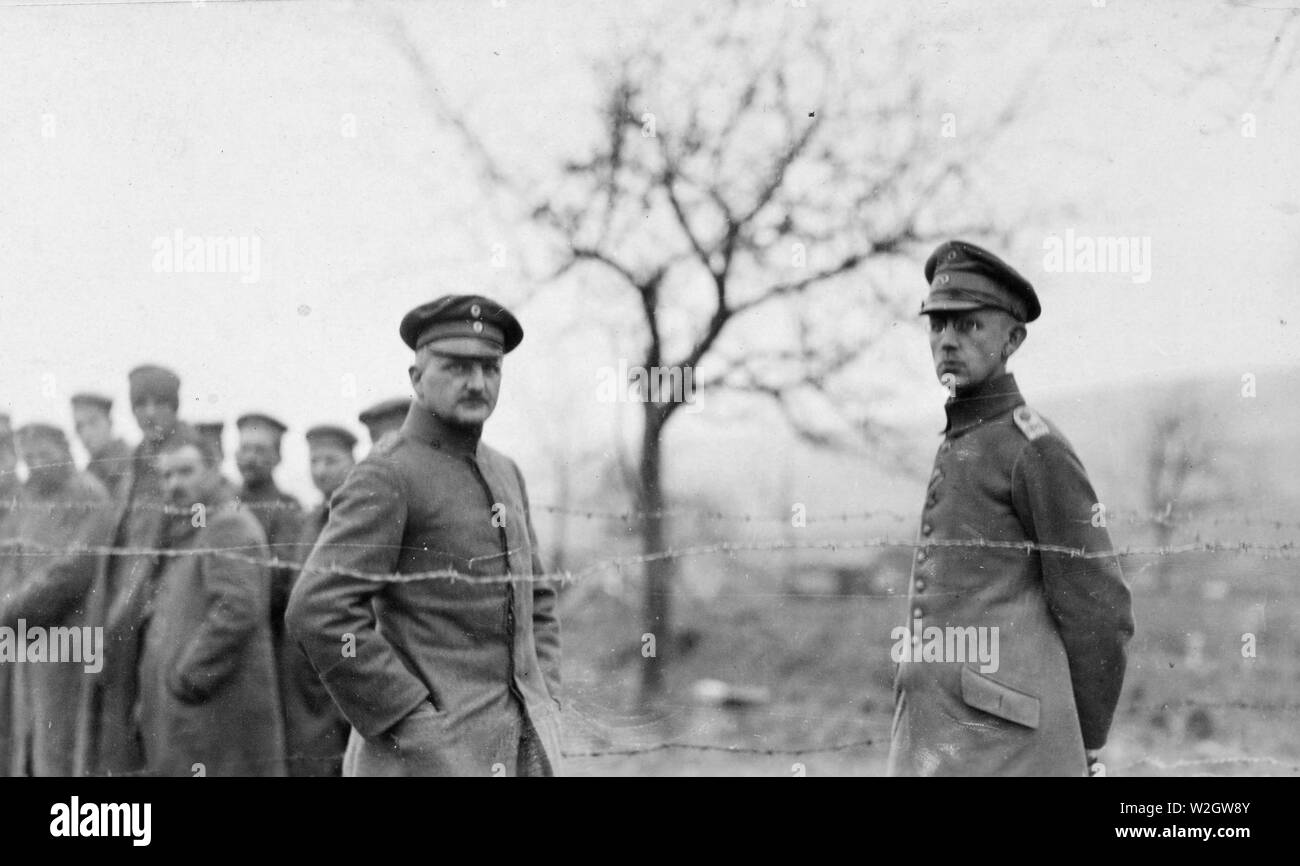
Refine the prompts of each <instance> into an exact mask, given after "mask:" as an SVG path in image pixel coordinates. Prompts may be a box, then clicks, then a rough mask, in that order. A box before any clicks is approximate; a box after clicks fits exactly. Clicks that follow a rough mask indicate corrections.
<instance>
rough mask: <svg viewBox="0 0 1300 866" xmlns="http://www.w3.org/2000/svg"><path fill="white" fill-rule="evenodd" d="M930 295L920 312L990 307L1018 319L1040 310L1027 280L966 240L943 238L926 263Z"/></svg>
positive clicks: (1034, 316) (1033, 315) (1034, 315)
mask: <svg viewBox="0 0 1300 866" xmlns="http://www.w3.org/2000/svg"><path fill="white" fill-rule="evenodd" d="M925 279H926V282H928V283H929V284H930V296H929V297H928V298H926V299H925V301H924V302H922V304H921V314H922V315H926V314H928V313H946V312H958V311H961V310H978V309H981V308H984V307H992V308H994V309H998V310H1005V311H1006V312H1008V313H1010V314H1011V315H1013V316H1015V317H1016V319H1017V320H1019V321H1021V322H1032V321H1033V320H1034V319H1037V318H1038V316H1039V315H1040V314H1041V313H1042V307H1040V306H1039V304H1038V295H1036V294H1035V293H1034V287H1033V286H1032V285H1030V283H1029V280H1027V279H1025V278H1024V277H1022V276H1021V275H1020V274H1019V273H1018V272H1017V271H1016V269H1015V268H1013V267H1011V265H1009V264H1007V263H1006V262H1004V261H1002V259H1000V258H998V257H997V256H995V255H993V253H991V252H989V251H988V250H986V249H984V248H982V247H978V246H976V245H975V244H972V243H967V242H966V241H957V240H953V241H945V242H944V243H942V244H940V245H939V247H938V248H937V249H936V250H935V251H934V252H933V253H931V254H930V258H929V259H928V260H927V261H926V263H925Z"/></svg>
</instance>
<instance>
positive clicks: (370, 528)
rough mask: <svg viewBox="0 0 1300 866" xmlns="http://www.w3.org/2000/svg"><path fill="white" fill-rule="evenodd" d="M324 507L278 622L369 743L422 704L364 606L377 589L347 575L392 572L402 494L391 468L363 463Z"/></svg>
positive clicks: (416, 686) (425, 694)
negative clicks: (320, 527) (326, 512)
mask: <svg viewBox="0 0 1300 866" xmlns="http://www.w3.org/2000/svg"><path fill="white" fill-rule="evenodd" d="M331 502H332V504H331V507H330V518H329V523H328V524H326V526H325V529H324V531H323V532H322V533H321V536H320V539H319V540H318V541H317V543H316V547H315V548H314V549H313V550H312V553H311V556H310V557H309V558H308V559H307V562H306V564H305V565H304V566H303V570H302V574H301V575H300V576H299V578H298V581H297V583H296V584H295V585H294V587H293V592H292V593H291V594H290V596H289V607H288V611H287V612H286V617H285V620H286V624H287V625H288V629H289V632H290V634H292V636H293V638H294V639H295V640H297V641H298V643H299V644H300V645H301V646H302V648H303V651H304V652H305V653H306V655H307V658H308V659H309V660H310V661H311V664H312V667H314V668H315V669H316V671H317V673H319V674H320V677H321V681H322V682H323V683H324V684H325V688H326V689H327V690H328V691H329V693H330V696H331V697H333V698H334V702H335V703H337V704H338V706H339V709H341V710H342V711H343V715H344V716H346V717H347V719H348V721H349V722H351V723H352V725H353V726H354V727H355V728H356V729H357V730H358V731H359V732H360V733H361V734H362V736H365V737H374V736H376V735H378V734H380V733H382V732H384V731H386V730H388V729H389V728H391V727H392V726H393V725H395V724H397V723H398V722H399V721H401V720H402V719H403V718H404V717H406V716H407V715H408V714H410V712H411V711H412V710H414V709H415V708H416V707H418V706H420V704H422V703H423V702H425V701H427V700H429V698H430V695H429V690H428V688H426V687H425V685H424V683H423V682H422V681H421V680H420V679H419V677H417V676H416V675H415V674H413V673H412V672H411V671H410V670H408V669H407V667H406V665H405V664H403V663H402V660H401V659H400V658H399V657H398V655H397V653H396V651H395V650H394V649H393V647H392V645H391V644H390V643H389V642H388V641H387V640H385V639H384V637H383V636H382V635H381V634H380V633H379V631H378V630H377V628H376V624H375V613H374V610H373V608H372V607H371V604H370V602H371V599H372V598H373V597H374V596H375V595H376V594H378V593H379V592H380V591H382V589H383V588H384V586H385V584H384V583H383V582H382V581H379V580H373V579H367V578H362V577H356V576H353V573H360V574H373V575H376V576H380V575H390V574H393V573H395V572H396V571H397V566H398V558H399V553H400V551H401V545H402V538H403V536H404V534H405V528H406V495H405V493H404V486H403V483H402V478H401V476H400V475H399V474H398V472H397V470H396V469H395V468H394V467H393V466H391V465H389V464H388V463H386V462H383V461H380V460H365V461H362V462H361V463H359V464H357V466H356V468H355V469H353V470H352V472H351V473H350V474H349V475H348V478H347V480H346V481H344V482H343V486H342V487H340V488H339V489H338V490H337V491H336V492H335V494H334V498H333V500H331Z"/></svg>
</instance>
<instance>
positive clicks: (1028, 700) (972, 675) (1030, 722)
mask: <svg viewBox="0 0 1300 866" xmlns="http://www.w3.org/2000/svg"><path fill="white" fill-rule="evenodd" d="M961 699H962V700H963V701H965V702H966V705H967V706H970V707H974V708H975V709H977V710H983V711H984V712H986V713H991V714H993V715H995V716H997V717H998V718H1000V719H1006V720H1007V721H1008V722H1015V723H1016V724H1017V725H1024V726H1025V727H1026V728H1037V727H1038V698H1036V697H1034V696H1033V695H1027V694H1025V693H1024V692H1018V691H1016V690H1015V689H1013V688H1011V687H1009V686H1004V685H1002V684H1001V683H999V682H995V681H993V680H991V679H989V678H988V677H986V676H983V675H981V674H980V673H979V672H977V671H975V670H974V669H972V668H969V667H963V668H962V669H961Z"/></svg>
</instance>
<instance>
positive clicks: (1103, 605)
mask: <svg viewBox="0 0 1300 866" xmlns="http://www.w3.org/2000/svg"><path fill="white" fill-rule="evenodd" d="M1012 501H1013V505H1014V507H1015V509H1016V513H1017V515H1018V516H1019V518H1020V520H1021V522H1022V523H1023V524H1024V526H1025V529H1026V530H1027V531H1028V533H1029V537H1030V538H1031V539H1033V541H1035V542H1036V543H1037V544H1040V545H1054V546H1061V547H1066V548H1071V549H1078V550H1083V551H1086V552H1087V553H1089V554H1093V553H1102V552H1106V551H1111V550H1113V548H1112V546H1111V542H1110V535H1109V533H1107V532H1106V529H1105V527H1103V526H1094V525H1093V523H1094V515H1095V514H1096V513H1097V509H1095V508H1094V506H1095V505H1096V504H1097V496H1096V493H1095V492H1094V491H1093V489H1092V484H1091V483H1090V482H1089V481H1088V476H1087V473H1085V472H1084V469H1083V465H1082V464H1081V463H1080V462H1079V458H1078V457H1077V456H1075V454H1074V451H1073V450H1072V449H1071V448H1070V446H1069V445H1067V444H1066V443H1065V442H1064V441H1063V440H1061V439H1060V438H1059V437H1057V436H1056V435H1054V434H1052V435H1045V436H1041V437H1039V438H1037V439H1034V440H1032V441H1031V442H1029V443H1028V444H1027V445H1026V446H1025V448H1024V450H1023V451H1022V452H1021V455H1020V457H1019V459H1018V460H1017V461H1016V465H1015V468H1014V469H1013V470H1012ZM1039 557H1040V562H1041V563H1042V574H1043V591H1044V593H1045V595H1046V598H1047V605H1048V608H1049V609H1050V610H1051V612H1052V616H1053V617H1054V618H1055V619H1056V623H1057V628H1058V629H1059V631H1060V635H1061V640H1062V642H1063V643H1064V644H1065V652H1066V656H1067V657H1068V660H1069V667H1070V680H1071V683H1072V684H1073V687H1074V700H1075V704H1076V706H1077V708H1078V711H1079V727H1080V729H1081V731H1082V733H1083V745H1084V748H1087V749H1100V748H1101V747H1102V746H1103V745H1105V743H1106V736H1107V734H1108V732H1109V730H1110V724H1111V719H1112V718H1113V717H1114V715H1115V707H1116V705H1117V704H1118V703H1119V693H1120V688H1121V686H1122V685H1123V683H1124V669H1125V665H1126V656H1125V646H1126V645H1127V643H1128V641H1129V638H1131V637H1132V636H1133V606H1132V600H1131V598H1130V596H1129V589H1128V585H1127V584H1126V583H1125V582H1124V576H1123V574H1122V573H1121V572H1120V566H1119V560H1118V558H1117V557H1115V556H1114V555H1113V554H1112V555H1106V556H1097V557H1088V558H1085V557H1082V556H1071V555H1070V554H1068V553H1049V552H1040V553H1039Z"/></svg>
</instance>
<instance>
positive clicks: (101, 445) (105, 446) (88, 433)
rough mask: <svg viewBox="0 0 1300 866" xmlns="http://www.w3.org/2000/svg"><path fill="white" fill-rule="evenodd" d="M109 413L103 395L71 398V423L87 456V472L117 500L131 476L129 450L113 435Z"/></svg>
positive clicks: (109, 401)
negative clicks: (88, 457) (88, 458)
mask: <svg viewBox="0 0 1300 866" xmlns="http://www.w3.org/2000/svg"><path fill="white" fill-rule="evenodd" d="M112 412H113V400H112V399H111V398H109V397H105V396H103V395H102V394H89V393H81V394H74V395H72V423H73V426H74V427H75V428H76V430H77V438H78V439H80V440H81V444H82V445H83V446H84V447H85V449H86V453H87V454H88V455H89V456H90V462H88V463H87V464H86V469H87V471H89V472H90V474H91V475H94V476H95V477H96V478H98V479H99V481H100V483H101V484H103V485H104V489H106V490H107V491H108V492H109V495H111V496H112V497H113V498H115V499H116V498H117V497H119V496H121V495H123V494H124V493H125V492H126V491H125V485H126V479H127V478H129V477H130V476H131V448H130V446H128V445H127V444H126V443H125V442H123V441H122V440H121V439H119V438H117V437H116V436H114V435H113V415H112Z"/></svg>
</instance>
